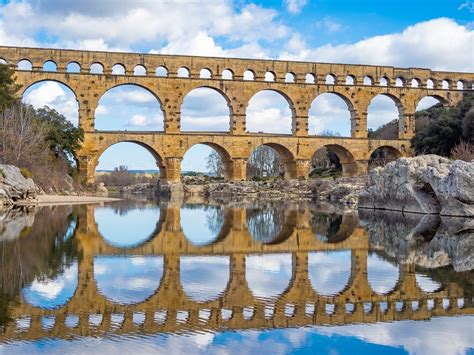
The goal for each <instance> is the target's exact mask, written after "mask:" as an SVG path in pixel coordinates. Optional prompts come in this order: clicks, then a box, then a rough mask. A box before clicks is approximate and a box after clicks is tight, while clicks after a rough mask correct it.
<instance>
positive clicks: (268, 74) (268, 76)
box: [264, 71, 275, 81]
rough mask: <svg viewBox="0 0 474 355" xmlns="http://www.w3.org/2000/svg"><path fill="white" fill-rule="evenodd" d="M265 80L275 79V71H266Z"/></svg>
mask: <svg viewBox="0 0 474 355" xmlns="http://www.w3.org/2000/svg"><path fill="white" fill-rule="evenodd" d="M264 80H265V81H275V73H274V72H272V71H267V72H266V73H265V77H264Z"/></svg>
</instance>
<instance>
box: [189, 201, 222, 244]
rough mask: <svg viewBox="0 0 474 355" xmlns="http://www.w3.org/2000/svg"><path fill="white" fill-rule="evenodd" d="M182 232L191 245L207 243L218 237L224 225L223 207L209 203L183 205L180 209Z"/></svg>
mask: <svg viewBox="0 0 474 355" xmlns="http://www.w3.org/2000/svg"><path fill="white" fill-rule="evenodd" d="M180 221H181V228H182V230H183V233H184V235H185V237H186V239H187V240H188V241H190V242H191V243H192V244H193V245H198V246H200V245H209V244H212V243H213V242H215V241H216V240H217V239H218V236H219V234H220V232H221V230H222V227H223V226H224V208H223V207H222V206H209V205H185V206H183V207H182V208H181V211H180Z"/></svg>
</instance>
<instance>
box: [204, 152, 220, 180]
mask: <svg viewBox="0 0 474 355" xmlns="http://www.w3.org/2000/svg"><path fill="white" fill-rule="evenodd" d="M206 168H207V169H208V171H209V173H210V174H212V175H215V176H219V177H222V176H223V174H224V163H223V162H222V159H221V156H220V155H219V153H217V152H216V151H215V150H213V151H212V152H211V154H209V155H208V156H207V161H206Z"/></svg>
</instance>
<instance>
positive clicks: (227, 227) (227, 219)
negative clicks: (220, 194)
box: [180, 204, 234, 247]
mask: <svg viewBox="0 0 474 355" xmlns="http://www.w3.org/2000/svg"><path fill="white" fill-rule="evenodd" d="M191 206H192V207H191ZM206 206H208V205H205V204H199V205H191V204H187V205H183V206H182V207H181V211H182V210H183V208H188V209H189V208H192V209H201V210H203V208H204V207H206ZM214 207H217V206H214ZM222 212H223V216H222V225H221V227H220V228H219V232H218V233H217V234H215V236H214V237H213V238H212V239H211V241H209V242H206V243H196V242H195V241H194V242H193V238H189V233H186V231H185V229H186V228H185V227H183V216H181V218H180V225H181V230H182V231H183V235H184V237H185V238H186V240H187V241H188V242H189V243H190V244H192V245H194V246H198V247H199V246H201V247H203V246H209V245H214V244H217V243H219V242H221V241H223V240H224V239H225V238H227V236H229V234H230V231H231V229H232V225H233V222H234V221H233V217H232V216H233V214H232V210H231V208H223V209H222ZM180 214H181V215H182V213H180ZM219 217H220V216H217V218H219ZM211 232H212V231H211Z"/></svg>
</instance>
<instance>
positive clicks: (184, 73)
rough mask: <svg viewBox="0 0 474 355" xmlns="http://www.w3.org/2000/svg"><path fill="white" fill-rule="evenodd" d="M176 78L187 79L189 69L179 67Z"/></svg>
mask: <svg viewBox="0 0 474 355" xmlns="http://www.w3.org/2000/svg"><path fill="white" fill-rule="evenodd" d="M177 77H178V78H189V69H188V68H186V67H181V68H179V69H178V71H177Z"/></svg>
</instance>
